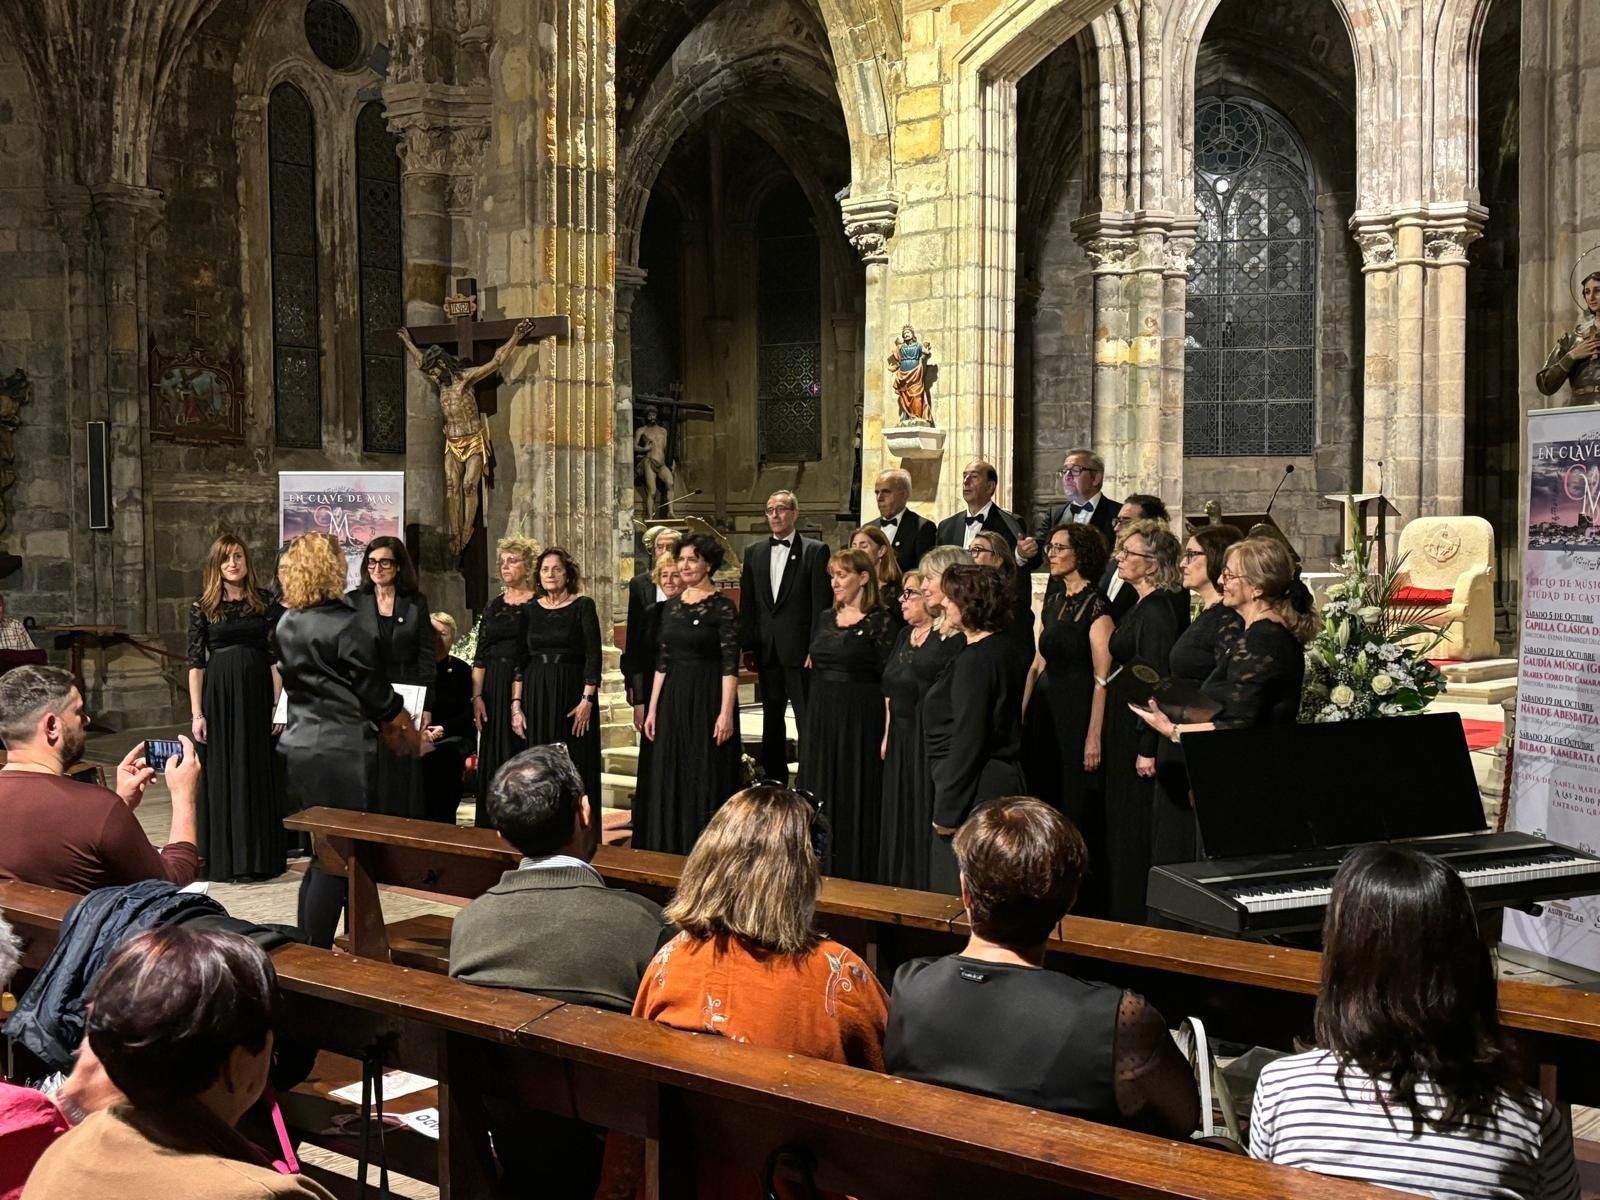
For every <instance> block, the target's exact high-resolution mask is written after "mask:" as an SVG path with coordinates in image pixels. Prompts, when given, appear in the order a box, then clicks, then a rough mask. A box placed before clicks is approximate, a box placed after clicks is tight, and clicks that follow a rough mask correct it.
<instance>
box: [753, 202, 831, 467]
mask: <svg viewBox="0 0 1600 1200" xmlns="http://www.w3.org/2000/svg"><path fill="white" fill-rule="evenodd" d="M813 219H814V218H813V215H812V212H811V205H810V203H809V202H807V200H806V198H805V194H804V193H803V192H801V191H800V188H799V187H798V186H797V185H794V184H790V185H788V186H786V187H780V188H778V189H776V190H775V191H774V192H773V193H772V195H770V196H768V197H767V199H766V201H765V202H764V203H763V204H762V205H761V212H760V216H759V218H758V219H757V223H756V393H757V404H758V408H757V413H758V417H759V420H758V427H759V429H760V438H761V461H762V462H764V463H770V462H785V463H791V462H816V461H817V460H819V459H821V457H822V246H821V243H820V242H818V240H817V233H816V229H815V227H814V226H813V224H812V222H813Z"/></svg>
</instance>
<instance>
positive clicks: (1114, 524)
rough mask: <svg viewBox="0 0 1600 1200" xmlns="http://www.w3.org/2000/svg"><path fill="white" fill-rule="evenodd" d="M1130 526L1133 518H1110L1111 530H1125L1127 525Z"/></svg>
mask: <svg viewBox="0 0 1600 1200" xmlns="http://www.w3.org/2000/svg"><path fill="white" fill-rule="evenodd" d="M1132 524H1133V518H1132V517H1112V518H1111V528H1113V529H1126V528H1127V527H1128V526H1129V525H1132Z"/></svg>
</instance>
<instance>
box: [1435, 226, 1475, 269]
mask: <svg viewBox="0 0 1600 1200" xmlns="http://www.w3.org/2000/svg"><path fill="white" fill-rule="evenodd" d="M1482 236H1483V231H1482V230H1480V229H1478V228H1477V227H1475V226H1472V225H1461V226H1457V227H1456V228H1454V229H1428V230H1424V231H1423V234H1422V253H1423V256H1424V257H1425V258H1427V260H1428V261H1429V262H1430V263H1439V264H1440V265H1446V264H1449V265H1456V266H1465V265H1466V263H1467V247H1468V246H1470V245H1472V243H1473V242H1475V241H1477V240H1478V239H1479V238H1480V237H1482Z"/></svg>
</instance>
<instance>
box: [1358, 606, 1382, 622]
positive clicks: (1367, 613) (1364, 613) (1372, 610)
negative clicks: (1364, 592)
mask: <svg viewBox="0 0 1600 1200" xmlns="http://www.w3.org/2000/svg"><path fill="white" fill-rule="evenodd" d="M1356 616H1358V617H1360V618H1361V619H1362V620H1363V621H1366V622H1368V623H1369V624H1370V623H1371V622H1373V621H1376V620H1377V619H1378V618H1379V617H1381V616H1383V609H1381V608H1379V607H1378V606H1377V605H1376V604H1369V605H1367V606H1366V607H1365V608H1363V609H1360V610H1359V611H1358V612H1357V613H1356Z"/></svg>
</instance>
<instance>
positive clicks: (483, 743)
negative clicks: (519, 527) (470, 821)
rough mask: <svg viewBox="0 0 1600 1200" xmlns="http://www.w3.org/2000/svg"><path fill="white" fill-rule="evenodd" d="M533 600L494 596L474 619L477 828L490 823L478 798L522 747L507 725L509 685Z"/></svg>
mask: <svg viewBox="0 0 1600 1200" xmlns="http://www.w3.org/2000/svg"><path fill="white" fill-rule="evenodd" d="M533 603H534V601H532V600H527V601H524V602H523V603H521V604H507V603H506V598H505V597H504V596H496V597H495V598H494V599H493V600H490V601H489V605H488V607H487V608H485V609H484V610H483V618H482V619H481V620H480V621H479V622H478V644H477V649H476V652H475V653H474V654H473V657H472V665H473V668H474V669H477V668H482V669H483V688H482V690H481V694H482V696H483V706H484V709H485V717H484V722H483V728H482V729H480V730H479V731H478V812H477V818H476V821H475V823H476V824H477V825H478V826H479V827H480V828H489V827H490V826H492V825H493V824H494V822H493V821H491V820H490V819H489V810H488V808H487V807H486V805H485V803H484V800H485V797H487V796H488V794H489V781H490V780H491V779H493V778H494V773H495V772H496V771H498V770H499V769H500V764H501V763H503V762H505V761H506V759H508V758H510V757H511V756H512V755H514V754H517V753H519V752H520V751H522V750H523V749H525V748H526V747H527V742H525V741H523V740H522V738H520V737H518V736H517V735H516V733H515V732H514V731H513V730H512V728H511V683H512V681H513V680H514V679H516V678H517V675H518V674H519V673H520V672H521V670H522V660H523V658H524V656H526V654H527V652H528V650H527V644H526V643H527V620H528V606H529V605H531V604H533Z"/></svg>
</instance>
